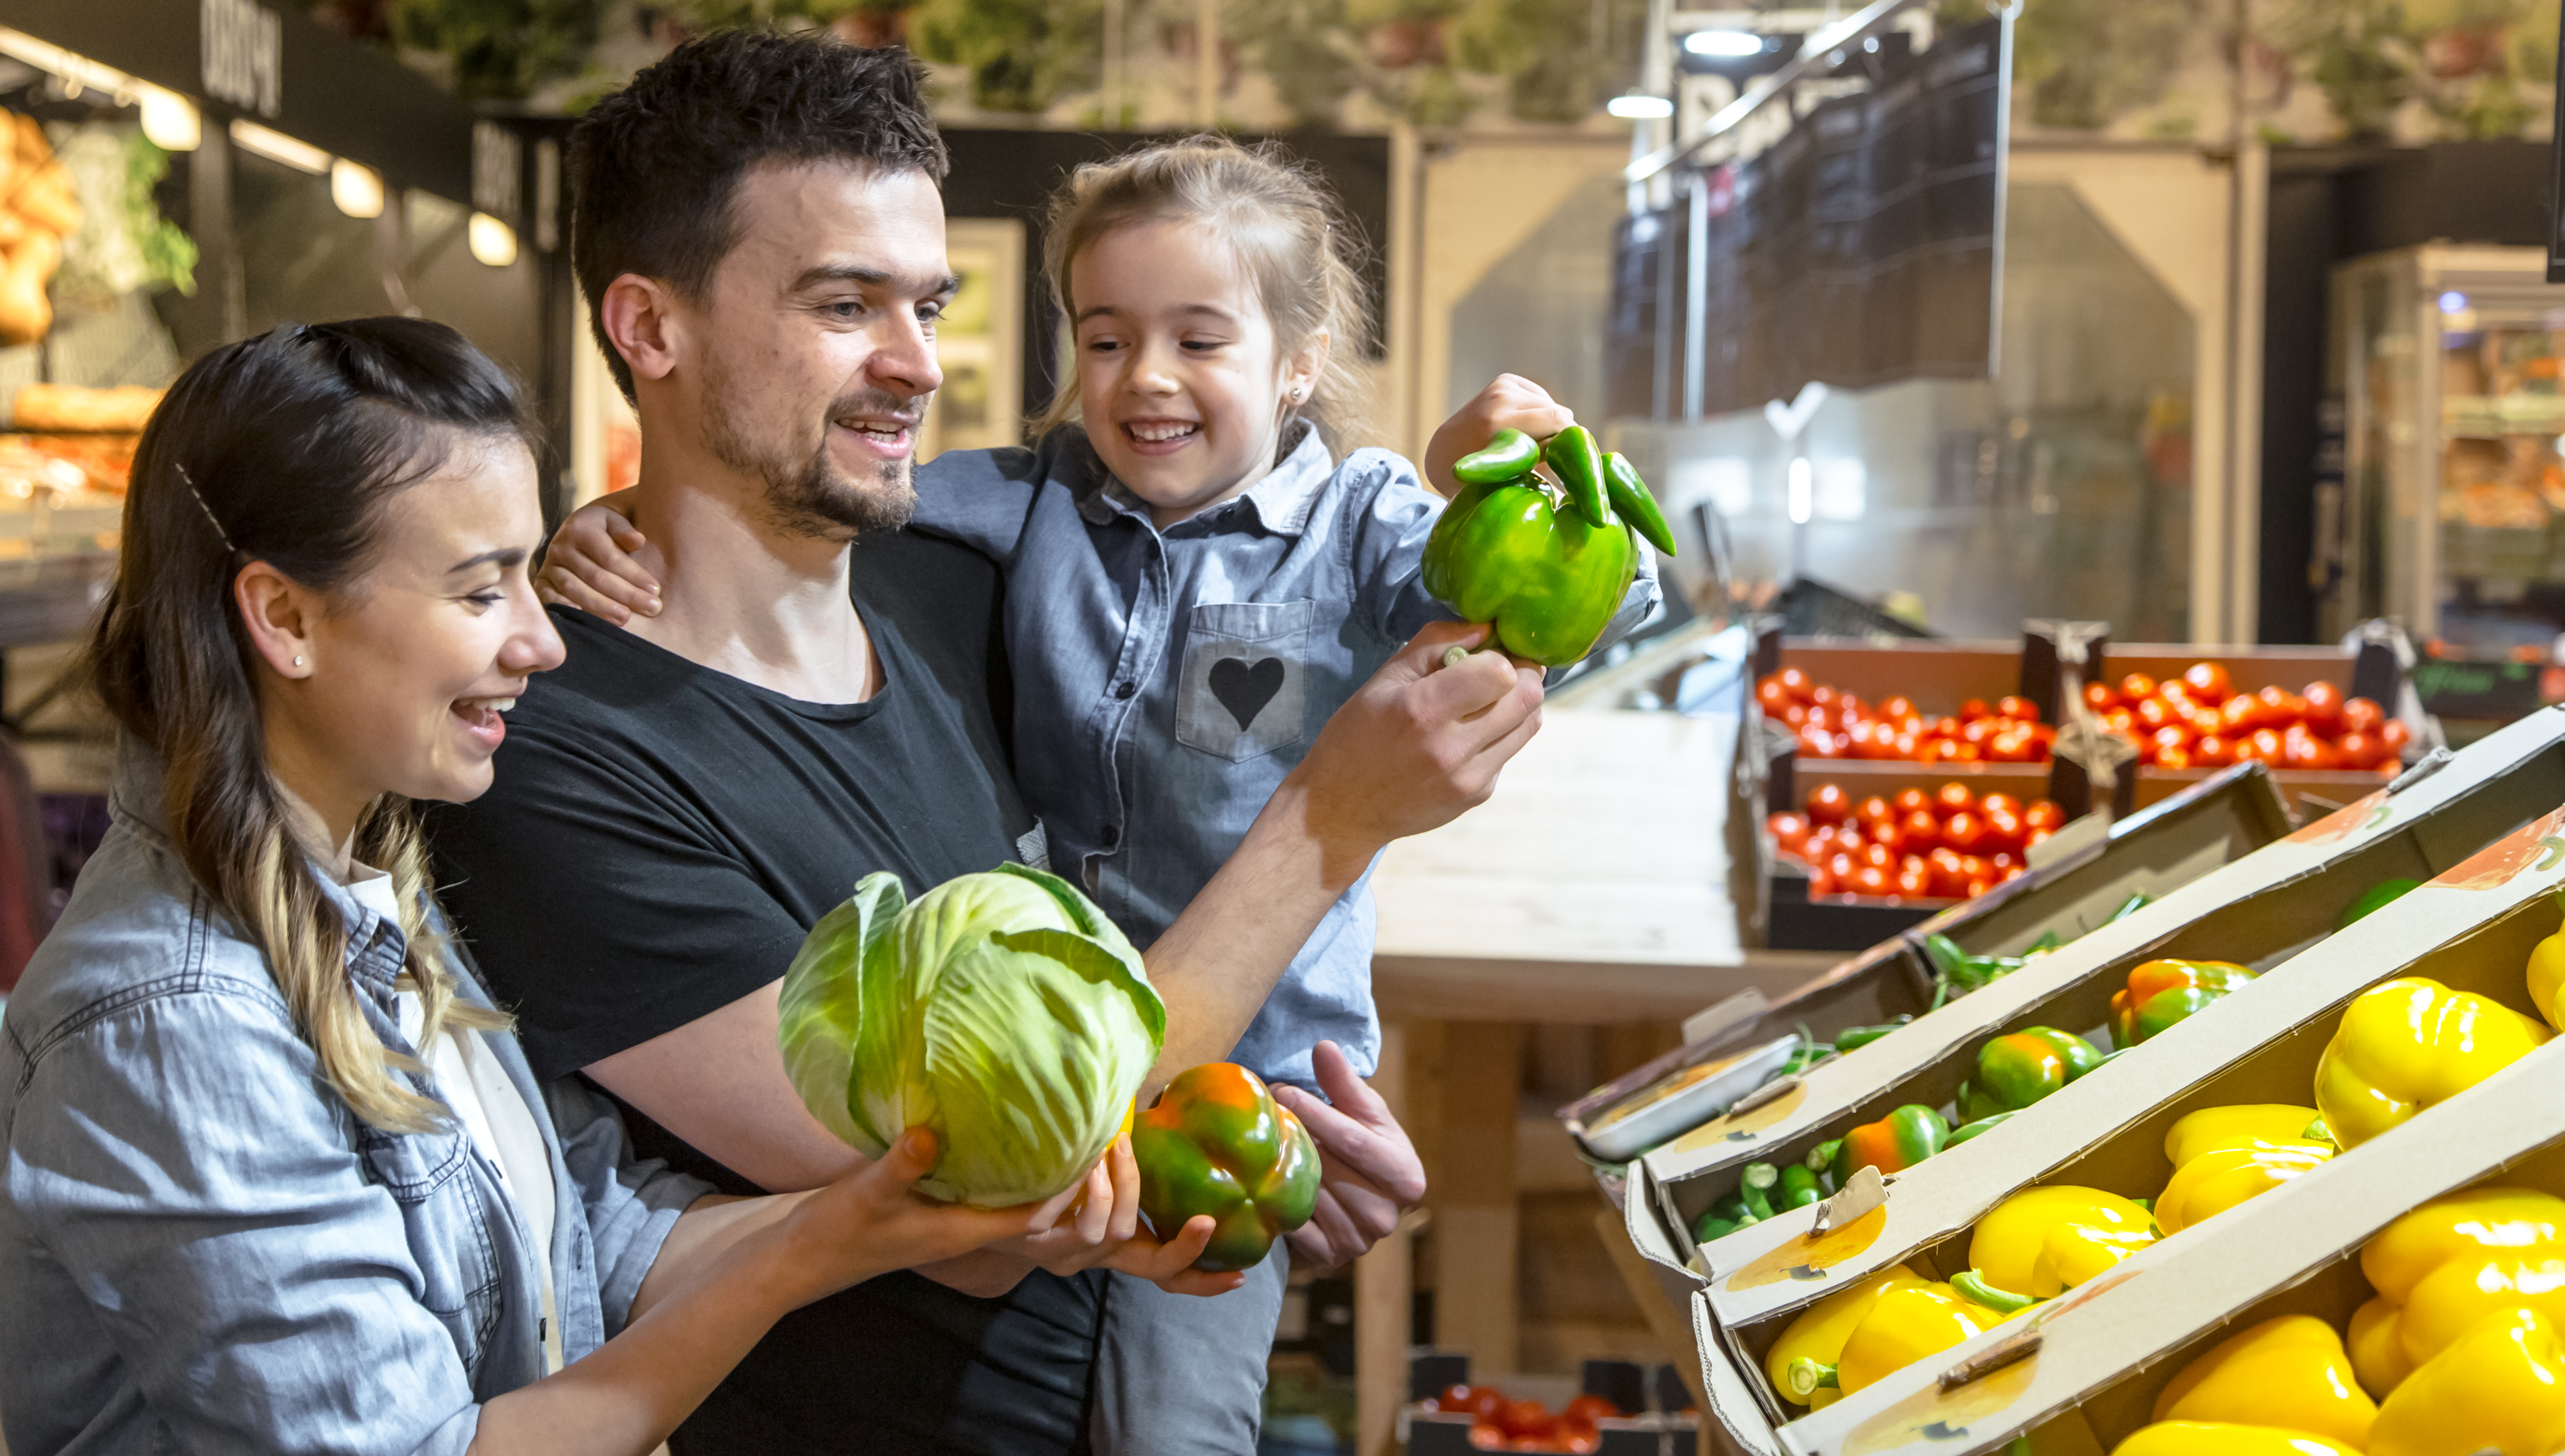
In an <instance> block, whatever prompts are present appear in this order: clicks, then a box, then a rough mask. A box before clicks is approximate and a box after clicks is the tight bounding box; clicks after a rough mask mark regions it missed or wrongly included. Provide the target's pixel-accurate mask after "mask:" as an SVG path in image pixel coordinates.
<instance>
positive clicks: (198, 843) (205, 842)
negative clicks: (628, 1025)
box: [85, 319, 532, 1131]
mask: <svg viewBox="0 0 2565 1456" xmlns="http://www.w3.org/2000/svg"><path fill="white" fill-rule="evenodd" d="M493 440H513V441H516V442H518V443H521V444H525V445H528V446H531V444H532V440H531V436H530V433H529V429H528V425H527V423H526V419H525V415H524V412H523V409H522V406H521V405H520V403H519V400H518V395H517V390H516V386H515V384H514V383H513V382H511V381H510V379H509V377H508V375H507V374H506V372H505V371H503V370H502V369H500V367H499V366H498V365H497V364H492V363H491V362H490V360H489V359H488V357H486V356H485V355H483V354H482V353H481V352H480V351H479V350H477V349H474V348H473V347H472V346H471V345H470V344H468V343H466V342H465V341H464V339H463V336H461V335H459V334H457V333H455V332H454V331H453V330H451V329H449V328H447V327H445V326H444V325H442V324H431V323H428V322H426V321H424V320H420V319H354V320H350V321H348V322H345V323H339V324H319V325H313V326H310V327H305V326H300V325H289V326H286V327H283V328H280V329H277V330H276V331H275V332H273V333H270V334H267V335H264V336H262V337H260V338H257V339H251V340H245V341H243V342H241V343H239V344H232V345H226V346H224V347H223V348H221V349H218V350H216V351H214V352H213V353H212V354H209V355H207V356H205V358H203V359H202V360H199V361H197V362H196V364H194V365H192V366H191V367H189V368H188V369H187V371H186V372H185V373H183V374H180V375H179V376H178V381H177V382H176V383H174V384H172V385H170V386H169V391H168V393H167V394H166V395H165V396H164V397H163V398H162V399H161V401H160V406H159V408H158V409H157V410H155V411H154V412H153V414H152V416H151V423H150V426H149V427H148V428H146V429H145V430H144V431H143V432H142V442H141V446H140V448H139V449H138V450H137V451H136V452H135V454H134V457H133V474H132V483H131V485H130V487H129V488H128V489H127V491H126V493H125V497H124V534H123V546H122V551H121V556H120V558H119V560H118V562H117V572H116V582H115V584H114V586H113V587H112V588H111V589H110V590H109V592H108V597H107V605H106V607H105V608H104V609H103V610H102V612H101V614H100V617H99V621H98V625H97V627H96V628H95V629H94V630H93V632H92V634H91V637H90V641H89V645H88V651H87V659H86V664H85V665H86V668H87V671H88V675H89V679H90V682H91V684H92V685H93V686H94V688H95V689H96V691H97V692H98V695H99V697H100V699H101V700H102V701H103V702H104V703H105V704H106V706H107V710H108V712H109V713H110V714H112V715H114V717H115V718H116V721H117V723H118V724H119V725H121V726H122V727H123V729H124V731H125V732H127V733H129V734H131V735H132V736H133V737H134V738H135V739H137V740H139V741H140V742H141V743H142V744H143V745H145V746H147V747H148V748H150V749H151V750H152V752H153V753H155V754H156V755H157V756H158V757H159V759H160V761H161V763H162V765H163V766H164V768H165V770H166V775H167V777H166V784H165V801H164V808H165V810H166V812H167V815H168V823H169V829H170V838H171V840H172V841H173V842H174V843H175V845H176V847H177V849H178V853H179V855H180V857H181V858H183V859H184V860H185V861H186V864H187V868H188V869H189V871H190V872H192V873H193V874H194V875H195V878H196V880H197V882H198V883H199V884H200V885H202V886H203V887H204V888H205V890H206V891H207V893H209V894H210V895H211V896H212V897H213V899H214V901H215V902H216V903H217V904H218V905H219V906H220V907H221V908H222V910H223V911H224V912H225V913H226V914H228V915H230V916H231V917H232V919H233V920H234V922H235V923H237V924H238V925H239V926H240V927H241V928H242V930H243V932H244V933H245V934H247V935H248V936H249V937H250V938H251V939H252V940H253V941H255V942H257V943H258V944H259V945H260V946H261V947H262V948H263V949H264V950H265V951H266V952H267V957H268V963H269V967H270V970H271V972H272V973H273V974H274V975H275V977H276V982H277V986H278V989H279V990H280V991H282V992H283V993H284V996H285V999H286V1002H287V1004H288V1005H290V1006H291V1007H292V1008H293V1009H294V1013H295V1017H296V1020H297V1022H298V1023H299V1024H300V1025H301V1027H302V1029H303V1032H304V1035H305V1036H306V1037H307V1038H309V1039H310V1040H311V1042H312V1045H313V1047H314V1049H315V1050H316V1051H317V1052H318V1053H319V1054H320V1058H321V1066H322V1071H323V1073H324V1075H326V1076H327V1077H328V1078H329V1079H330V1082H331V1084H332V1085H333V1086H334V1087H335V1088H336V1089H337V1090H338V1092H339V1093H340V1095H341V1096H343V1097H345V1098H346V1099H347V1101H348V1103H349V1105H350V1107H352V1108H354V1109H355V1111H356V1113H357V1114H358V1115H359V1116H361V1117H363V1118H364V1119H365V1120H366V1121H367V1122H370V1123H372V1124H374V1125H376V1126H378V1127H384V1128H387V1129H391V1130H400V1131H410V1130H417V1129H419V1128H422V1127H425V1126H428V1125H431V1124H432V1123H434V1122H435V1121H436V1120H437V1119H438V1117H439V1116H441V1114H442V1111H443V1109H442V1108H441V1107H440V1106H439V1105H438V1104H437V1103H436V1102H435V1101H434V1100H433V1099H431V1098H427V1097H423V1096H420V1095H418V1094H417V1093H415V1092H411V1091H410V1090H409V1089H408V1088H406V1087H404V1086H403V1085H401V1084H400V1083H399V1082H398V1081H397V1080H395V1079H394V1078H392V1077H391V1076H390V1073H389V1070H388V1069H389V1067H390V1065H392V1063H391V1059H390V1058H389V1056H388V1054H387V1052H386V1050H385V1049H384V1047H383V1046H382V1044H381V1043H380V1042H379V1041H378V1040H377V1039H376V1038H375V1037H374V1035H373V1033H372V1032H371V1030H370V1029H369V1028H368V1026H367V1024H366V1022H365V1020H364V1017H363V1015H362V1013H361V1011H360V1010H359V1009H358V1007H357V1005H356V1002H355V999H354V990H353V988H352V987H351V986H350V983H349V980H348V974H347V965H346V946H347V924H346V922H345V920H344V919H343V918H342V917H341V915H340V913H339V911H338V910H337V909H336V908H335V907H334V906H333V905H332V904H331V902H330V901H329V900H328V899H327V898H326V897H324V895H323V894H322V891H321V887H320V882H319V881H318V879H317V878H315V874H314V870H313V867H312V864H311V861H310V858H309V856H308V855H307V853H306V852H305V851H304V849H303V848H302V847H301V846H300V845H299V844H298V842H297V841H296V840H295V838H294V835H293V831H292V829H291V827H290V824H289V821H288V818H287V815H286V810H285V803H284V800H283V798H282V796H281V794H280V792H279V789H278V786H277V783H276V781H275V779H274V778H272V777H271V776H270V775H269V772H268V767H267V751H266V750H267V743H266V731H265V727H264V720H263V717H262V714H261V712H260V706H259V696H258V687H257V677H256V675H255V671H254V668H253V660H254V652H253V649H252V647H251V644H250V639H249V634H248V632H247V630H246V628H245V626H244V624H243V623H242V621H241V615H240V608H239V606H238V603H237V602H236V600H235V599H234V597H233V593H232V584H233V582H234V580H235V579H236V578H237V577H238V576H239V574H240V571H241V568H242V567H244V566H246V565H248V564H249V563H250V562H252V561H264V562H267V563H268V564H269V565H271V566H273V567H275V568H276V569H277V570H278V571H280V572H283V573H284V574H285V575H286V576H288V577H290V578H292V579H293V580H295V581H296V582H298V583H301V584H302V585H303V586H305V587H308V588H311V589H312V590H314V591H317V592H321V593H324V594H329V593H336V592H340V591H343V590H345V589H347V588H348V587H350V586H351V585H352V584H354V583H355V582H356V581H357V579H359V578H360V577H361V576H363V574H364V572H365V570H366V568H367V567H368V566H369V565H370V564H371V561H372V559H373V556H374V554H375V545H376V540H377V537H378V536H379V534H380V532H381V529H382V522H383V517H384V511H385V508H386V506H387V505H388V504H389V503H390V501H391V498H392V497H393V496H394V495H396V494H397V493H399V492H400V491H401V490H403V489H405V488H406V487H408V486H411V485H414V484H416V483H417V482H418V481H420V480H422V479H424V478H426V477H427V476H429V475H432V474H434V473H435V472H436V471H437V470H438V469H439V468H440V467H441V466H442V465H443V464H444V463H445V461H446V459H447V458H448V456H449V454H450V453H451V451H452V450H454V449H455V448H456V447H458V446H461V447H465V448H470V447H473V446H474V445H476V444H478V443H484V442H488V441H493ZM353 852H354V854H355V857H356V858H358V859H360V860H362V861H364V862H366V863H369V864H375V865H379V866H381V867H382V868H384V869H387V870H390V871H391V872H392V875H393V878H394V880H395V884H396V887H397V889H398V891H399V897H400V903H401V927H402V929H403V931H404V932H405V933H406V935H407V938H408V942H409V973H410V976H411V978H412V979H413V980H414V981H415V983H416V985H417V989H418V991H419V993H420V1000H421V1002H422V1003H423V1006H424V1008H425V1010H426V1013H427V1020H426V1027H425V1029H424V1030H423V1032H422V1034H421V1036H420V1038H419V1045H421V1046H426V1045H428V1044H429V1043H430V1041H431V1039H433V1038H434V1036H435V1035H436V1032H437V1029H438V1027H439V1025H440V1023H441V1022H442V1021H447V1020H450V1021H452V1022H454V1023H455V1024H458V1025H465V1026H499V1025H504V1024H505V1019H504V1018H501V1017H499V1016H498V1015H497V1014H496V1013H494V1012H490V1011H487V1010H485V1009H482V1008H478V1007H473V1006H469V1005H464V1004H459V1003H456V1002H455V1001H454V1000H453V989H454V988H453V979H452V977H451V975H450V974H449V973H448V972H447V971H446V969H445V961H444V956H443V952H442V947H441V945H440V943H439V942H438V940H437V938H436V936H435V935H434V934H433V933H432V930H431V922H430V920H429V917H428V914H427V904H428V901H427V894H428V881H427V877H426V860H425V855H424V854H423V852H422V851H421V849H420V846H419V841H418V831H417V825H416V821H415V819H414V817H413V815H412V813H411V810H410V806H409V805H408V803H407V802H406V801H402V800H398V799H394V798H390V797H386V798H385V799H382V800H378V801H376V803H375V804H374V805H373V806H372V807H370V808H369V809H368V810H367V812H366V814H365V816H364V819H363V822H362V823H360V824H359V825H358V826H357V830H356V840H355V844H354V846H353Z"/></svg>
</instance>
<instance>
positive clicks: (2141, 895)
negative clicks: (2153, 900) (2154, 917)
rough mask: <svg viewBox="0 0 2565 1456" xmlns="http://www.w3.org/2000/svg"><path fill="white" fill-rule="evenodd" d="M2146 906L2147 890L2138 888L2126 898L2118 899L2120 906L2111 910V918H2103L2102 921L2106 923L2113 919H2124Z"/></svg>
mask: <svg viewBox="0 0 2565 1456" xmlns="http://www.w3.org/2000/svg"><path fill="white" fill-rule="evenodd" d="M2146 907H2147V892H2146V891H2145V890H2139V891H2137V892H2136V893H2134V894H2132V895H2130V896H2129V897H2128V898H2127V899H2125V900H2122V901H2120V908H2118V909H2116V910H2113V911H2112V912H2111V919H2110V920H2105V921H2103V922H2102V923H2103V924H2105V925H2108V924H2110V923H2112V921H2114V920H2125V919H2127V918H2129V917H2130V916H2131V915H2134V914H2136V913H2137V912H2138V911H2140V910H2143V909H2145V908H2146Z"/></svg>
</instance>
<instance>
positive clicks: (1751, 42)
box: [1684, 30, 1763, 57]
mask: <svg viewBox="0 0 2565 1456" xmlns="http://www.w3.org/2000/svg"><path fill="white" fill-rule="evenodd" d="M1684 49H1685V50H1687V51H1690V52H1692V53H1693V54H1694V55H1696V56H1729V57H1740V56H1760V55H1762V54H1763V38H1762V37H1761V36H1758V35H1756V34H1754V33H1753V32H1752V31H1746V30H1697V31H1694V32H1693V33H1692V34H1691V35H1688V36H1686V37H1684Z"/></svg>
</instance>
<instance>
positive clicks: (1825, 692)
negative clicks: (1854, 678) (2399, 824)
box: [1808, 682, 1843, 708]
mask: <svg viewBox="0 0 2565 1456" xmlns="http://www.w3.org/2000/svg"><path fill="white" fill-rule="evenodd" d="M1842 696H1843V694H1842V693H1839V692H1837V691H1835V690H1834V689H1833V688H1831V687H1828V686H1826V685H1825V684H1824V683H1822V682H1820V683H1818V684H1817V685H1816V686H1814V687H1811V688H1809V689H1808V702H1809V703H1810V704H1811V705H1813V706H1815V707H1820V708H1831V707H1833V706H1834V705H1835V700H1836V699H1837V698H1840V697H1842Z"/></svg>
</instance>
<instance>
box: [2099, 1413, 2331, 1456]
mask: <svg viewBox="0 0 2565 1456" xmlns="http://www.w3.org/2000/svg"><path fill="white" fill-rule="evenodd" d="M2111 1456H2360V1452H2359V1451H2358V1450H2356V1449H2354V1448H2352V1447H2350V1446H2346V1445H2344V1444H2342V1443H2341V1442H2339V1441H2329V1440H2326V1439H2325V1438H2324V1437H2322V1436H2319V1435H2316V1434H2314V1433H2313V1432H2311V1431H2292V1430H2288V1429H2285V1428H2283V1427H2280V1426H2246V1425H2235V1424H2233V1423H2231V1422H2227V1421H2206V1420H2168V1421H2158V1422H2157V1423H2156V1424H2154V1425H2151V1426H2141V1427H2139V1428H2138V1431H2137V1434H2135V1435H2133V1436H2131V1437H2129V1438H2128V1439H2127V1440H2125V1441H2122V1442H2121V1443H2120V1444H2119V1445H2117V1446H2114V1447H2112V1448H2111Z"/></svg>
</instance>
